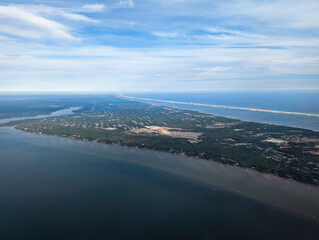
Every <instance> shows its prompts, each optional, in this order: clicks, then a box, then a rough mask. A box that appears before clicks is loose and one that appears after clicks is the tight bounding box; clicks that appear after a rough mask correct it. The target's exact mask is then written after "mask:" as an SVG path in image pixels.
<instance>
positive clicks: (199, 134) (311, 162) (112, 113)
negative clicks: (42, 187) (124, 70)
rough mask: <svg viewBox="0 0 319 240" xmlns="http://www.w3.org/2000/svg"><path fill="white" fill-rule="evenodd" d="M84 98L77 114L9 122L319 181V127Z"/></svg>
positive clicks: (117, 99)
mask: <svg viewBox="0 0 319 240" xmlns="http://www.w3.org/2000/svg"><path fill="white" fill-rule="evenodd" d="M71 102H72V103H74V102H75V101H70V100H68V102H67V104H64V103H63V101H59V104H60V105H63V104H64V105H67V106H69V105H70V103H71ZM80 102H81V107H82V108H81V109H80V110H78V111H75V114H73V115H68V116H56V117H51V118H43V119H29V120H23V121H16V122H10V123H8V124H6V125H7V126H15V128H17V129H20V130H23V131H28V132H34V133H38V134H47V135H57V136H63V137H69V138H73V139H79V140H87V141H94V142H101V143H107V144H117V145H123V146H129V147H138V148H146V149H154V150H159V151H165V152H171V153H175V154H181V155H187V156H191V157H196V158H201V159H205V160H212V161H217V162H221V163H225V164H230V165H235V166H239V167H244V168H250V169H255V170H257V171H260V172H265V173H270V174H274V175H277V176H280V177H285V178H291V179H294V180H296V181H300V182H304V183H308V184H313V185H317V186H318V185H319V133H318V132H314V131H311V130H305V129H298V128H291V127H283V126H276V125H270V124H262V123H254V122H245V121H240V120H235V119H229V118H225V117H218V116H214V115H210V114H204V113H199V112H196V111H187V110H179V109H174V108H171V107H162V106H158V105H153V104H147V103H142V102H138V101H134V100H131V99H127V98H121V97H117V96H111V95H109V96H106V97H103V98H94V99H90V100H87V101H85V100H83V99H81V101H80ZM50 104H51V105H52V103H50ZM74 106H75V105H74Z"/></svg>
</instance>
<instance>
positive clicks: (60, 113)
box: [0, 107, 81, 124]
mask: <svg viewBox="0 0 319 240" xmlns="http://www.w3.org/2000/svg"><path fill="white" fill-rule="evenodd" d="M79 109H81V107H71V108H67V109H62V110H59V111H55V112H52V113H50V114H47V115H38V116H34V117H16V118H4V119H0V124H1V123H8V122H13V121H21V120H26V119H39V118H46V117H58V116H63V115H70V114H73V111H76V110H79Z"/></svg>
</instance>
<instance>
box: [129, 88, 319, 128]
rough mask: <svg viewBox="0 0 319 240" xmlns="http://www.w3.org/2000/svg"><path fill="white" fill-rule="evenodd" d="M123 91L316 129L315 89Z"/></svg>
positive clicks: (318, 100)
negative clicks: (295, 90)
mask: <svg viewBox="0 0 319 240" xmlns="http://www.w3.org/2000/svg"><path fill="white" fill-rule="evenodd" d="M123 95H124V96H130V97H136V98H138V99H136V100H138V101H144V102H148V103H153V104H159V105H162V106H170V107H175V108H179V109H187V110H195V111H200V112H203V113H209V114H215V115H218V116H223V117H228V118H235V119H240V120H244V121H252V122H260V123H268V124H275V125H281V126H288V127H297V128H304V129H311V130H314V131H319V92H210V93H134V94H133V93H126V94H123ZM141 98H144V99H141ZM145 98H146V99H148V100H145ZM150 99H152V100H150ZM153 100H163V101H153ZM166 101H174V102H175V103H172V102H166ZM176 102H180V103H176ZM181 102H183V103H188V104H181ZM189 103H191V104H192V105H191V104H189ZM194 104H205V105H217V106H215V107H212V106H198V105H194ZM228 107H234V108H235V109H230V108H228ZM243 108H245V109H243ZM259 110H261V111H259Z"/></svg>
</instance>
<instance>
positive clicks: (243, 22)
mask: <svg viewBox="0 0 319 240" xmlns="http://www.w3.org/2000/svg"><path fill="white" fill-rule="evenodd" d="M235 90H315V91H317V90H319V1H318V0H275V1H274V0H268V1H266V0H236V1H235V0H148V1H143V0H95V1H94V0H93V1H92V0H91V1H88V0H86V1H85V0H69V1H63V0H56V1H55V0H52V1H49V0H29V1H25V0H24V1H19V0H10V1H9V0H0V91H115V92H127V91H135V92H136V91H157V92H158V91H164V92H167V91H171V92H177V91H185V92H190V91H235Z"/></svg>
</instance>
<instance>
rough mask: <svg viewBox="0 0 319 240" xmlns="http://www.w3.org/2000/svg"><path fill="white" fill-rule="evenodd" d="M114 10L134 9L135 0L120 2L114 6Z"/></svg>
mask: <svg viewBox="0 0 319 240" xmlns="http://www.w3.org/2000/svg"><path fill="white" fill-rule="evenodd" d="M113 7H114V8H131V7H134V2H133V0H120V1H119V2H117V3H115V4H114V5H113Z"/></svg>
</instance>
